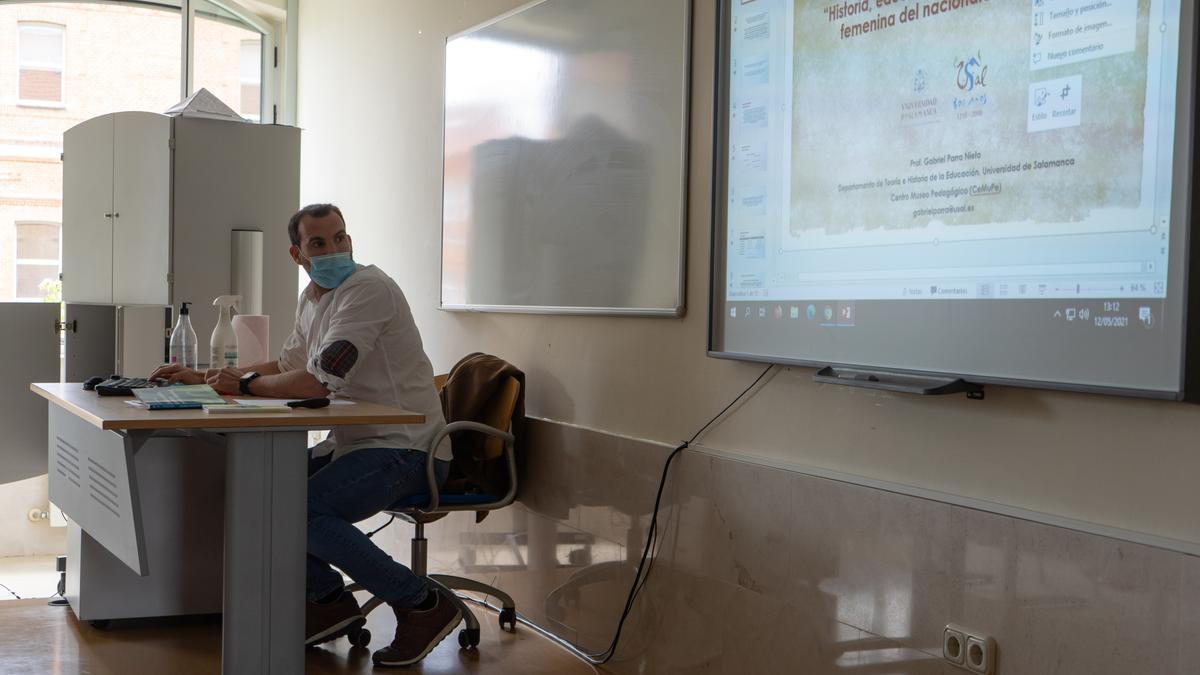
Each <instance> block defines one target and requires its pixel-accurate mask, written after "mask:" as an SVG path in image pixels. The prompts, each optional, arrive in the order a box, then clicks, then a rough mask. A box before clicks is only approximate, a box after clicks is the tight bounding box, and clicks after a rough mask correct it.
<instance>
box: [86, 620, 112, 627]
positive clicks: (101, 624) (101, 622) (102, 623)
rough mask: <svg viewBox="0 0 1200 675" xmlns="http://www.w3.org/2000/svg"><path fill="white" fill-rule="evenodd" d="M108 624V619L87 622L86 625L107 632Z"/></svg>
mask: <svg viewBox="0 0 1200 675" xmlns="http://www.w3.org/2000/svg"><path fill="white" fill-rule="evenodd" d="M110 623H111V622H110V621H109V620H108V619H96V620H95V621H89V622H88V625H89V626H91V627H92V628H95V629H96V630H108V626H109V624H110Z"/></svg>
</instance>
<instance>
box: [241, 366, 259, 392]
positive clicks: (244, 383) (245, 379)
mask: <svg viewBox="0 0 1200 675" xmlns="http://www.w3.org/2000/svg"><path fill="white" fill-rule="evenodd" d="M259 377H261V373H256V372H254V371H253V370H251V371H249V372H247V373H243V374H242V376H241V377H240V378H238V391H240V392H242V395H243V396H253V395H254V394H251V393H250V383H251V382H253V381H254V380H256V379H258V378H259Z"/></svg>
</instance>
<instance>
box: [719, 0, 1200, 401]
mask: <svg viewBox="0 0 1200 675" xmlns="http://www.w3.org/2000/svg"><path fill="white" fill-rule="evenodd" d="M1182 11H1183V10H1182V8H1181V7H1180V1H1179V0H857V1H856V0H838V1H832V0H825V1H824V2H809V1H806V0H733V1H732V2H730V3H729V7H728V8H727V15H726V16H725V17H724V25H723V28H722V30H723V31H724V32H725V35H724V37H723V40H725V41H726V42H725V46H724V53H723V63H724V66H723V72H722V77H723V78H724V83H723V84H724V86H723V89H722V103H723V104H724V105H725V106H726V117H725V119H724V120H722V123H723V125H724V128H723V131H724V134H723V137H724V147H723V148H722V150H723V152H725V153H726V155H725V157H723V158H722V161H723V164H724V166H723V167H721V170H722V172H723V184H724V185H723V187H724V190H725V192H726V193H727V197H728V199H727V201H726V202H725V204H724V206H723V209H724V214H723V221H724V222H723V223H722V224H721V226H722V227H723V230H724V232H723V233H724V238H725V250H724V251H722V252H721V253H722V254H723V255H722V265H721V267H722V271H723V276H724V278H723V279H720V280H714V292H715V293H718V294H719V296H720V297H722V298H723V303H721V308H722V317H721V319H722V321H721V322H720V325H715V326H714V331H715V332H716V333H717V334H719V336H718V337H720V338H721V339H723V340H724V344H723V348H722V349H717V350H715V351H726V352H732V353H746V354H751V355H765V356H777V357H779V358H781V359H783V360H796V361H801V362H821V361H831V362H838V363H848V364H861V365H880V366H892V367H896V368H898V369H907V370H918V371H922V372H929V371H933V372H948V371H950V372H961V373H964V374H966V373H971V374H975V375H978V376H981V377H983V378H985V379H986V378H993V379H998V380H1006V379H1012V380H1043V379H1044V380H1047V381H1050V382H1059V381H1061V382H1063V383H1065V384H1067V385H1078V386H1080V387H1088V386H1092V385H1094V386H1096V387H1097V388H1105V387H1114V388H1119V387H1126V386H1127V387H1129V388H1133V389H1139V388H1151V389H1158V388H1165V389H1171V388H1172V387H1175V388H1178V379H1179V367H1180V363H1179V361H1178V360H1176V361H1173V362H1170V363H1165V362H1164V363H1163V364H1162V365H1161V366H1158V367H1156V368H1151V369H1149V370H1147V369H1142V371H1141V373H1140V374H1137V375H1133V376H1131V377H1129V378H1126V377H1125V376H1124V375H1118V376H1117V378H1116V380H1115V381H1109V380H1108V379H1106V377H1107V376H1101V375H1099V374H1098V373H1097V369H1096V368H1095V361H1094V360H1093V361H1092V362H1091V364H1090V367H1089V368H1078V369H1074V370H1073V368H1074V366H1073V365H1072V366H1070V367H1064V368H1060V369H1059V372H1054V369H1050V370H1047V368H1046V367H1045V365H1046V364H1045V363H1042V362H1041V361H1046V362H1050V363H1053V362H1055V359H1057V358H1058V357H1054V358H1051V357H1046V358H1045V359H1042V360H1041V361H1040V360H1039V359H1037V358H1034V359H1027V358H1023V357H1022V358H1012V359H1010V358H1009V357H1010V356H1013V357H1018V356H1020V355H1021V354H1028V353H1029V351H1030V346H1031V345H1032V344H1033V342H1034V341H1037V340H1041V342H1040V343H1039V347H1038V348H1039V349H1041V350H1042V352H1040V353H1046V354H1049V353H1051V352H1053V351H1054V350H1055V349H1056V348H1057V346H1058V345H1059V344H1060V343H1061V344H1064V345H1066V344H1069V345H1071V346H1072V348H1073V349H1076V350H1079V351H1080V353H1086V354H1087V356H1088V357H1089V358H1092V359H1095V358H1101V359H1106V358H1110V356H1113V355H1115V354H1116V350H1119V349H1127V348H1129V347H1130V346H1137V345H1140V346H1148V345H1159V352H1161V351H1162V349H1161V347H1162V346H1163V345H1166V344H1168V343H1170V342H1171V341H1172V340H1181V333H1176V332H1174V331H1175V329H1176V328H1179V327H1180V326H1181V321H1182V295H1183V294H1182V271H1183V270H1182V267H1183V261H1184V257H1183V254H1184V251H1183V250H1182V249H1183V242H1184V236H1185V234H1186V230H1187V228H1188V224H1189V223H1190V214H1189V213H1187V212H1186V210H1187V209H1186V206H1187V200H1186V198H1185V197H1186V194H1187V192H1188V190H1189V189H1190V180H1191V177H1190V172H1189V171H1187V170H1184V171H1180V170H1179V167H1180V166H1184V167H1185V168H1186V169H1190V163H1186V162H1185V163H1179V162H1177V159H1178V158H1179V155H1180V152H1181V151H1187V150H1188V149H1189V148H1190V143H1189V141H1190V138H1191V126H1192V122H1193V120H1192V118H1191V112H1190V111H1191V106H1190V96H1191V86H1190V84H1189V85H1188V86H1186V87H1185V89H1186V91H1184V92H1181V89H1180V82H1181V80H1183V79H1185V78H1193V77H1194V73H1193V72H1192V65H1191V64H1192V62H1193V59H1192V58H1191V49H1192V47H1191V45H1190V43H1189V42H1187V41H1184V40H1183V39H1182V37H1181V31H1184V32H1186V33H1187V34H1188V35H1191V33H1192V27H1191V26H1190V25H1185V24H1184V22H1183V17H1182ZM1189 16H1190V12H1189ZM1190 21H1191V19H1190V18H1189V19H1188V22H1189V23H1190ZM1184 52H1186V54H1185V53H1184ZM1181 71H1182V73H1181ZM1181 96H1182V97H1186V98H1188V99H1189V100H1188V101H1185V102H1183V103H1186V105H1184V104H1181ZM1179 111H1182V115H1180V114H1178V113H1179ZM1177 117H1179V118H1181V119H1179V118H1177ZM1181 148H1182V150H1181ZM886 301H892V302H886ZM896 301H899V302H896ZM946 301H958V303H957V304H950V305H946V304H945V302H946ZM922 302H924V303H926V304H927V305H928V306H925V307H921V306H919V305H920V304H921V303H922ZM912 303H916V304H915V305H913V304H912ZM939 303H940V304H939ZM947 312H949V313H950V314H949V315H948V314H947ZM949 317H953V318H954V319H955V321H956V322H961V321H963V320H968V321H970V322H971V323H972V324H973V326H962V325H951V323H950V318H949ZM1164 319H1165V320H1164ZM757 320H766V322H767V323H766V324H762V325H759V324H755V321H757ZM1014 321H1016V322H1019V323H1021V324H1023V325H1024V330H1025V331H1026V332H1028V336H1026V337H1025V338H1022V339H1020V340H1018V341H1017V343H1014V344H1013V347H1012V351H1013V354H1012V355H1009V354H1008V353H1007V352H1008V349H995V348H993V349H992V350H991V351H992V355H991V356H981V355H979V354H976V353H974V352H972V350H970V349H968V348H965V347H955V348H952V349H949V350H947V349H945V348H944V346H937V345H938V343H940V342H941V340H942V339H950V338H955V337H957V338H960V339H971V340H972V341H973V342H974V343H976V344H977V343H978V341H979V340H980V339H982V338H984V337H986V335H981V334H980V333H981V332H985V331H990V335H992V336H994V335H998V334H1000V333H1007V332H1011V327H1006V328H1004V329H999V328H998V323H999V322H1006V323H1011V322H1014ZM771 322H780V323H781V324H782V325H779V326H776V327H775V329H774V330H773V329H772V328H771ZM788 322H795V323H796V325H795V326H793V327H786V326H787V324H788ZM804 325H807V326H808V327H809V330H807V331H805V330H804V329H803V328H802V326H804ZM1068 326H1069V327H1070V328H1071V329H1078V328H1080V327H1086V328H1088V329H1090V330H1089V331H1088V332H1087V334H1082V333H1078V332H1077V333H1075V334H1073V335H1071V339H1070V341H1069V342H1065V343H1064V342H1063V341H1062V338H1060V337H1058V336H1057V333H1058V331H1060V330H1062V329H1063V328H1064V327H1068ZM830 328H842V329H852V330H845V331H842V332H841V333H829V331H827V330H826V331H824V332H820V331H819V330H818V332H813V330H812V329H830ZM1134 328H1138V329H1140V332H1137V331H1134V330H1133V329H1134ZM880 331H883V332H880ZM922 331H925V332H926V337H925V338H924V339H922V338H921V335H922ZM898 332H899V333H900V334H905V333H911V334H912V335H913V336H914V337H915V338H916V339H918V340H919V341H920V342H921V343H922V344H924V345H925V347H924V348H913V349H907V348H897V347H896V346H895V345H894V344H892V343H894V340H890V341H889V340H888V339H886V338H888V337H893V338H894V337H895V336H896V335H897V334H898ZM827 333H828V334H827ZM1118 333H1119V335H1118ZM811 338H816V339H815V340H814V339H811ZM1047 340H1048V342H1047ZM1080 345H1082V347H1080ZM922 349H925V351H922ZM1174 351H1175V352H1178V351H1179V349H1175V350H1174ZM1176 356H1178V354H1176ZM1144 365H1146V364H1145V363H1138V366H1144ZM1118 370H1119V369H1118ZM1130 370H1131V371H1132V370H1134V369H1133V368H1130ZM1150 371H1153V372H1152V373H1151V372H1150Z"/></svg>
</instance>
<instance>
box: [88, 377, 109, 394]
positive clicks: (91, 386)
mask: <svg viewBox="0 0 1200 675" xmlns="http://www.w3.org/2000/svg"><path fill="white" fill-rule="evenodd" d="M103 381H104V378H103V377H89V378H88V379H86V380H84V382H83V390H84V391H96V385H98V384H100V383H101V382H103Z"/></svg>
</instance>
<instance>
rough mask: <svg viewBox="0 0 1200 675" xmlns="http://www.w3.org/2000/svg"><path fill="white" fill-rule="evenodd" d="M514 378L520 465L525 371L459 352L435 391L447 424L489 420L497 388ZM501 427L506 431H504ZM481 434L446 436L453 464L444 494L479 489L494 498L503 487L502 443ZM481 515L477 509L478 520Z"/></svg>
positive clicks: (505, 479) (484, 356)
mask: <svg viewBox="0 0 1200 675" xmlns="http://www.w3.org/2000/svg"><path fill="white" fill-rule="evenodd" d="M509 377H515V378H516V379H517V381H518V382H520V384H521V390H520V393H519V394H518V396H517V404H516V407H515V408H514V409H513V415H512V429H511V431H512V433H513V435H514V436H515V437H516V441H515V442H514V445H513V449H514V452H515V453H516V458H517V465H518V467H519V466H520V460H521V454H522V452H521V451H522V446H523V441H524V434H523V433H522V432H523V431H524V428H523V427H524V425H525V373H523V372H522V371H521V370H519V369H518V368H517V367H516V366H514V365H512V364H511V363H509V362H507V361H505V360H503V359H501V358H498V357H495V356H492V355H490V354H483V353H480V352H475V353H472V354H468V355H466V356H464V357H463V358H462V359H461V360H460V361H459V362H458V363H456V364H454V367H453V368H451V369H450V373H449V376H448V377H447V378H446V383H445V384H444V385H443V386H442V390H441V392H440V395H441V398H442V412H443V413H445V415H446V422H457V421H460V420H470V421H472V422H483V423H485V424H486V423H488V417H489V412H490V410H489V405H490V404H491V403H492V402H493V399H495V398H496V394H497V393H498V392H499V391H500V388H501V387H502V386H503V385H504V383H505V382H507V381H508V378H509ZM505 431H508V430H507V429H506V430H505ZM486 440H487V439H486V438H485V437H484V436H483V434H478V433H471V432H460V433H455V434H451V436H450V444H451V448H452V450H453V452H454V462H453V464H452V465H451V467H450V476H449V478H447V479H446V485H445V486H444V487H443V488H442V489H443V490H444V491H445V492H447V493H465V492H479V493H483V494H490V495H495V496H496V497H497V498H499V497H500V496H502V495H503V494H504V493H506V492H507V491H508V471H507V469H506V467H505V463H504V459H503V446H502V445H500V444H499V443H494V444H493V443H486ZM484 515H486V514H485V513H484V512H481V513H480V514H479V516H478V518H477V519H478V520H481V519H482V517H483V516H484Z"/></svg>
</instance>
